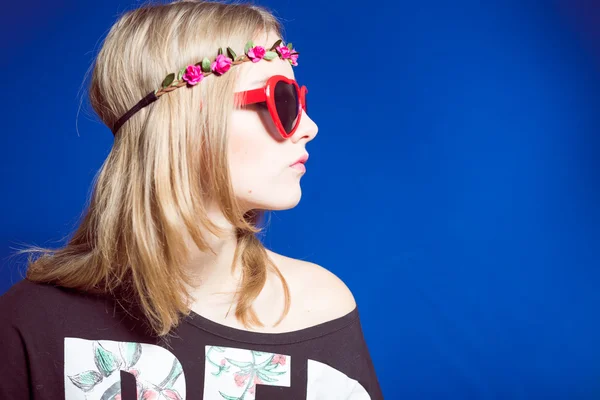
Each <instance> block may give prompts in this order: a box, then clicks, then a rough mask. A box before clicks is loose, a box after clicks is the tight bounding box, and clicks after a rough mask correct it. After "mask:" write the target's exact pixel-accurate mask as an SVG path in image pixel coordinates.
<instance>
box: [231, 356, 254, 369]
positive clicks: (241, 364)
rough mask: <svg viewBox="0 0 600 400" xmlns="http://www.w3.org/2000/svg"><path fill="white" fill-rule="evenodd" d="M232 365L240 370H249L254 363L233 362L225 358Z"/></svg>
mask: <svg viewBox="0 0 600 400" xmlns="http://www.w3.org/2000/svg"><path fill="white" fill-rule="evenodd" d="M225 359H226V360H227V361H228V362H229V363H230V364H231V365H235V366H236V367H239V368H248V367H249V366H251V365H253V363H252V361H244V362H242V361H235V360H232V359H230V358H225Z"/></svg>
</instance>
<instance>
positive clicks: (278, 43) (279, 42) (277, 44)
mask: <svg viewBox="0 0 600 400" xmlns="http://www.w3.org/2000/svg"><path fill="white" fill-rule="evenodd" d="M281 42H282V40H281V39H279V40H278V41H276V42H275V44H273V46H271V50H275V48H277V46H279V45H280V44H281Z"/></svg>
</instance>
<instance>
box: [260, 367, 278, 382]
mask: <svg viewBox="0 0 600 400" xmlns="http://www.w3.org/2000/svg"><path fill="white" fill-rule="evenodd" d="M256 373H257V374H258V376H259V377H260V379H262V380H263V381H265V382H277V381H278V380H279V379H274V378H271V377H270V376H268V375H267V374H265V373H264V372H262V371H261V370H258V371H256Z"/></svg>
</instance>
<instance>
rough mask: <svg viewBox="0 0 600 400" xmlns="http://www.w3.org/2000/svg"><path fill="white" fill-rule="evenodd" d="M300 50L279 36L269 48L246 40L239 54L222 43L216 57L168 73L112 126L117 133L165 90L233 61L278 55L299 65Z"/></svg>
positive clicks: (216, 72) (218, 71) (196, 80)
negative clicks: (224, 47) (155, 87)
mask: <svg viewBox="0 0 600 400" xmlns="http://www.w3.org/2000/svg"><path fill="white" fill-rule="evenodd" d="M299 54H300V53H298V52H297V51H296V49H294V47H293V46H292V43H288V44H287V45H282V40H281V39H279V40H277V41H276V42H275V43H274V44H273V46H271V48H270V49H269V50H266V49H265V48H264V47H262V46H255V45H254V42H253V41H252V40H250V41H248V43H246V46H245V47H244V54H243V55H240V56H238V55H237V54H235V52H234V51H233V49H232V48H231V47H227V55H225V54H223V48H222V47H220V48H219V51H218V53H217V57H216V58H215V59H214V61H212V62H211V60H210V59H209V58H208V57H204V59H203V60H202V61H200V62H197V63H196V64H192V65H188V66H187V67H184V68H181V69H180V70H179V71H178V72H177V74H175V73H174V72H172V73H170V74H168V75H167V76H166V77H165V78H164V79H163V81H162V84H161V87H160V88H158V89H155V90H153V91H152V92H150V93H148V94H147V95H146V97H144V98H143V99H142V100H140V101H139V102H138V103H137V104H136V105H135V106H133V107H132V108H131V109H130V110H129V111H127V112H126V113H125V114H124V115H123V116H122V117H121V118H119V119H118V120H117V122H115V124H114V125H113V128H112V132H113V135H116V133H117V131H118V130H119V128H120V127H121V126H122V125H123V124H124V123H125V122H126V121H127V120H128V119H129V118H131V116H133V115H134V114H135V113H136V112H138V111H139V110H140V109H142V108H144V107H146V106H147V105H149V104H151V103H153V102H154V101H156V100H158V98H159V97H160V96H162V95H163V94H165V93H169V92H171V91H173V90H176V89H179V88H180V87H182V86H187V87H193V86H195V85H197V84H198V83H200V82H202V80H203V79H204V78H205V77H206V76H208V75H211V74H214V75H223V74H224V73H226V72H227V71H229V69H230V68H231V66H233V65H238V64H241V63H243V62H247V61H252V62H253V63H256V62H259V61H260V60H263V59H264V60H267V61H271V60H273V59H274V58H276V57H279V58H280V59H282V60H288V61H289V63H290V64H291V65H293V66H297V65H298V55H299Z"/></svg>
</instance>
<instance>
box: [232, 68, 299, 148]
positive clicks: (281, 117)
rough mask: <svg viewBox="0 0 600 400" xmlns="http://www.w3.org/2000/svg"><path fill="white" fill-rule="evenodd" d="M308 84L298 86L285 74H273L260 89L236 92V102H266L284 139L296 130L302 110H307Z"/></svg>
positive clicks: (240, 103)
mask: <svg viewBox="0 0 600 400" xmlns="http://www.w3.org/2000/svg"><path fill="white" fill-rule="evenodd" d="M306 93H308V89H307V88H306V86H302V87H300V86H298V83H297V82H296V81H295V80H293V79H288V78H287V77H285V76H283V75H273V76H271V77H270V78H269V79H268V80H267V82H266V84H265V86H263V87H261V88H258V89H251V90H245V91H243V92H236V93H235V96H236V103H237V104H238V105H239V106H241V107H243V106H245V105H250V104H256V103H266V106H267V109H268V110H269V114H271V119H272V120H273V122H274V123H275V126H276V127H277V130H278V131H279V133H280V134H281V136H282V137H283V138H284V139H287V138H289V137H290V136H292V135H293V134H294V132H296V129H298V126H299V125H300V119H301V118H302V110H304V112H306Z"/></svg>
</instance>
